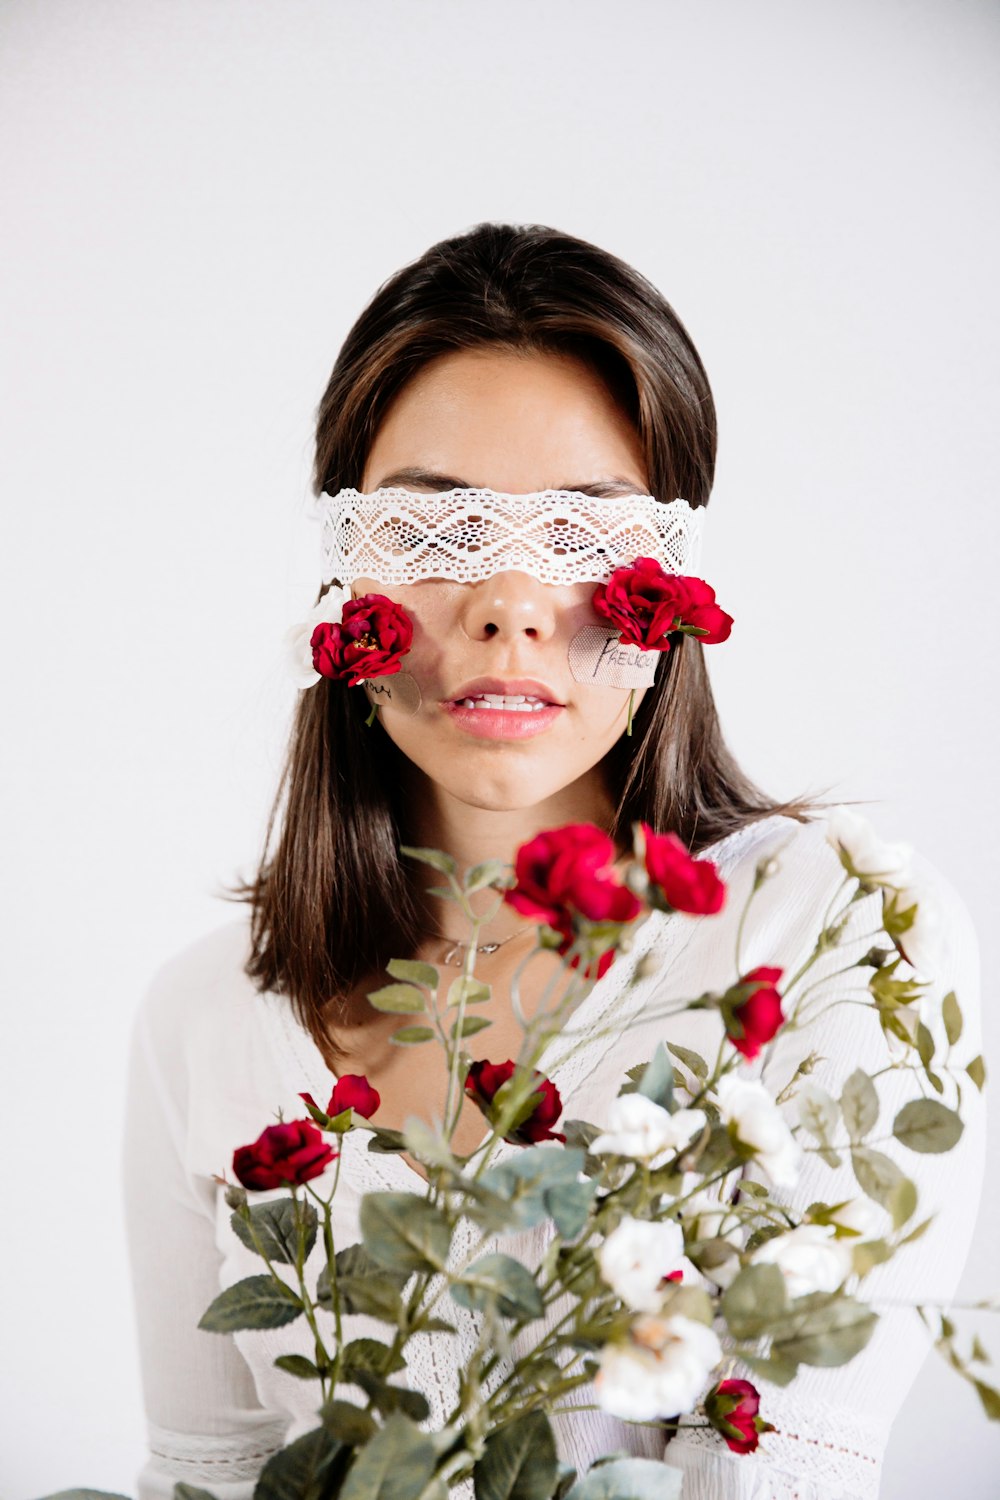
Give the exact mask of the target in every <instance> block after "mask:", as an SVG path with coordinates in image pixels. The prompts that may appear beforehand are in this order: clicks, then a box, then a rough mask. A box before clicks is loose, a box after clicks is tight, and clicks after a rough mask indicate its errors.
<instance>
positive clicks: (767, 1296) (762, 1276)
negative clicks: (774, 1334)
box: [719, 1265, 788, 1339]
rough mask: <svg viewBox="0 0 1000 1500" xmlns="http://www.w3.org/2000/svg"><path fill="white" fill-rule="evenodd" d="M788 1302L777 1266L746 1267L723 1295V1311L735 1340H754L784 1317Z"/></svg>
mask: <svg viewBox="0 0 1000 1500" xmlns="http://www.w3.org/2000/svg"><path fill="white" fill-rule="evenodd" d="M787 1302H788V1294H787V1292H786V1290H785V1278H784V1277H783V1276H782V1274H781V1272H780V1271H779V1270H778V1267H777V1266H768V1265H757V1266H744V1268H743V1270H742V1271H740V1272H739V1273H738V1274H737V1275H736V1276H735V1277H734V1278H733V1280H732V1281H731V1282H730V1284H729V1286H728V1287H727V1288H726V1290H725V1291H724V1292H723V1294H722V1301H721V1303H720V1307H719V1310H720V1312H721V1313H722V1316H723V1317H724V1318H725V1320H726V1323H727V1324H728V1326H729V1331H730V1333H731V1334H732V1335H733V1337H734V1338H736V1339H754V1338H759V1337H760V1336H761V1334H763V1333H765V1332H766V1331H767V1330H768V1327H769V1325H770V1324H771V1323H773V1322H774V1321H775V1320H776V1319H777V1318H779V1317H780V1316H781V1314H782V1313H783V1312H784V1311H785V1308H786V1306H787Z"/></svg>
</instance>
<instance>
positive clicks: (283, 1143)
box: [233, 1120, 338, 1192]
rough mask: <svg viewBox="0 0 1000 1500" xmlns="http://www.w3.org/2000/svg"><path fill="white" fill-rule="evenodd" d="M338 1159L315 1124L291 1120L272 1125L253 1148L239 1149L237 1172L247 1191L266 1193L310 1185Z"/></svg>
mask: <svg viewBox="0 0 1000 1500" xmlns="http://www.w3.org/2000/svg"><path fill="white" fill-rule="evenodd" d="M337 1155H338V1153H337V1152H336V1151H334V1150H332V1149H331V1147H329V1146H328V1145H327V1144H326V1142H325V1141H324V1139H323V1137H322V1135H321V1133H320V1132H319V1131H318V1130H317V1129H316V1126H315V1125H314V1124H313V1123H312V1121H311V1120H287V1121H282V1122H281V1123H279V1124H278V1125H268V1126H267V1128H266V1129H265V1130H262V1131H261V1133H260V1135H259V1136H258V1137H257V1139H256V1140H255V1141H254V1142H253V1144H252V1145H250V1146H237V1148H236V1150H235V1151H234V1152H233V1171H234V1172H235V1173H236V1176H237V1177H238V1178H239V1180H240V1182H242V1184H243V1186H244V1187H246V1188H256V1189H257V1190H258V1191H261V1192H263V1191H266V1190H267V1189H268V1188H278V1187H284V1186H286V1185H295V1186H299V1185H301V1184H302V1183H303V1182H308V1181H309V1179H310V1178H312V1177H318V1176H319V1175H320V1173H321V1172H323V1171H324V1170H325V1169H326V1167H327V1166H328V1165H329V1163H330V1162H331V1161H333V1160H334V1159H335V1158H336V1156H337Z"/></svg>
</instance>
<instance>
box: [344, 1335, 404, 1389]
mask: <svg viewBox="0 0 1000 1500" xmlns="http://www.w3.org/2000/svg"><path fill="white" fill-rule="evenodd" d="M405 1366H406V1360H405V1359H404V1358H403V1356H402V1354H400V1352H399V1350H398V1349H397V1350H396V1351H395V1352H393V1349H392V1347H391V1345H389V1344H383V1342H382V1340H381V1339H352V1340H351V1342H350V1343H349V1344H345V1345H344V1348H343V1352H342V1353H341V1356H340V1378H341V1380H345V1381H350V1380H351V1379H352V1378H353V1377H354V1375H356V1374H357V1372H358V1371H359V1370H367V1371H368V1372H369V1373H370V1374H372V1375H381V1376H383V1377H384V1376H386V1375H394V1374H395V1372H396V1371H397V1370H402V1369H404V1368H405Z"/></svg>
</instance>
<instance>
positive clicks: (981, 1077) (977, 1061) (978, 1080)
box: [965, 1053, 986, 1093]
mask: <svg viewBox="0 0 1000 1500" xmlns="http://www.w3.org/2000/svg"><path fill="white" fill-rule="evenodd" d="M965 1071H966V1072H967V1073H968V1075H969V1077H970V1078H971V1079H972V1081H973V1083H974V1084H975V1085H976V1088H977V1089H978V1090H979V1092H980V1093H982V1091H983V1084H984V1083H985V1082H986V1064H985V1063H984V1061H983V1058H982V1054H981V1053H980V1055H979V1056H978V1057H974V1058H973V1059H972V1061H971V1062H970V1063H969V1065H968V1066H967V1068H966V1070H965Z"/></svg>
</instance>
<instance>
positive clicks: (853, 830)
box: [826, 805, 913, 887]
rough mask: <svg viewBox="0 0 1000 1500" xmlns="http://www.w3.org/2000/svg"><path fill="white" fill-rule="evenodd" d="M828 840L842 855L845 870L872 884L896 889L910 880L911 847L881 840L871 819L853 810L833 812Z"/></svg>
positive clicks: (830, 818) (828, 821)
mask: <svg viewBox="0 0 1000 1500" xmlns="http://www.w3.org/2000/svg"><path fill="white" fill-rule="evenodd" d="M826 837H827V842H828V843H830V844H832V846H833V848H834V849H835V850H836V851H837V854H838V855H839V856H840V860H841V863H842V864H843V865H844V868H845V869H846V870H848V872H849V873H851V872H853V873H854V874H857V875H860V876H862V877H863V879H864V880H866V881H867V882H869V883H870V884H871V885H882V886H890V887H895V886H901V885H905V884H906V882H907V881H908V880H909V878H910V868H911V860H912V857H913V849H912V846H911V845H910V844H904V843H898V844H888V843H886V842H885V841H884V840H882V839H880V838H879V837H878V835H877V834H876V832H875V830H874V828H873V827H872V825H871V824H870V823H869V822H868V819H867V818H863V817H862V816H861V814H860V813H856V812H854V811H853V810H852V809H851V808H849V807H845V806H843V805H841V806H839V807H834V808H832V809H831V811H830V814H829V817H828V818H827V829H826ZM845 856H846V858H845Z"/></svg>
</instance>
